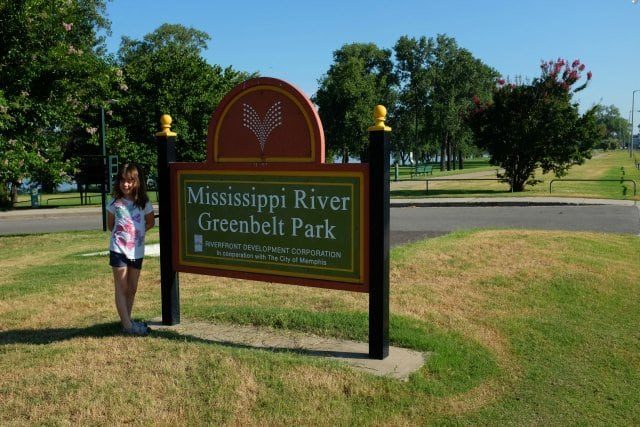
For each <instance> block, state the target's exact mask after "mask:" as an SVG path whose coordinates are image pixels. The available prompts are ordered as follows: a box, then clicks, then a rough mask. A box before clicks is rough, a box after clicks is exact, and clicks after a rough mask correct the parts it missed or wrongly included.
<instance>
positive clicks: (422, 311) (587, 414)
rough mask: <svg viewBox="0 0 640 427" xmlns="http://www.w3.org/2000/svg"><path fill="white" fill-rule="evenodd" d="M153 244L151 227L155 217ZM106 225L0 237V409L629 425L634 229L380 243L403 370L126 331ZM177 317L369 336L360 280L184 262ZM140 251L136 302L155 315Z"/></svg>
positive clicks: (183, 420) (132, 416)
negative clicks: (215, 272) (236, 275)
mask: <svg viewBox="0 0 640 427" xmlns="http://www.w3.org/2000/svg"><path fill="white" fill-rule="evenodd" d="M149 240H150V241H151V242H153V241H157V229H154V230H152V232H151V235H150V239H149ZM106 246H107V235H106V234H105V233H101V232H76V233H54V234H46V235H31V236H16V237H0V253H1V254H2V256H1V257H0V268H1V269H2V271H3V274H2V275H0V372H2V375H0V402H2V404H1V405H0V424H2V425H24V424H44V425H59V424H92V425H94V424H100V425H113V424H124V423H131V424H145V425H148V424H163V425H169V424H171V425H174V424H176V425H200V424H233V425H273V424H278V425H282V424H303V425H372V424H373V425H380V424H391V425H425V424H429V425H431V424H447V425H450V424H456V425H457V424H473V425H477V424H481V425H503V424H517V425H532V424H534V425H548V424H549V425H567V424H584V425H591V424H607V425H638V424H640V411H638V408H639V407H640V393H638V390H640V370H639V369H638V367H639V366H640V332H639V331H640V330H639V329H638V325H640V298H638V283H640V269H639V268H638V262H639V260H640V239H639V238H638V237H636V236H626V235H611V234H598V233H567V232H539V231H535V232H534V231H512V230H500V231H490V230H487V231H483V230H479V231H472V232H463V233H456V234H451V235H448V236H445V237H440V238H436V239H431V240H426V241H422V242H418V243H414V244H411V245H407V246H403V247H399V248H395V249H393V250H392V262H391V273H390V275H391V327H390V334H391V341H392V345H397V346H403V347H408V348H412V349H416V350H419V351H424V352H429V354H430V356H429V358H428V359H427V363H426V365H425V366H424V367H423V368H422V369H421V370H420V371H419V372H417V373H415V374H414V375H412V376H411V377H410V379H409V380H408V381H406V382H401V381H397V380H393V379H387V378H379V377H375V376H372V375H369V374H366V373H363V372H359V371H354V370H352V369H350V368H348V367H346V366H344V365H340V364H338V363H333V362H329V361H324V360H321V359H317V358H314V357H311V356H305V355H301V354H297V353H294V352H272V351H267V350H257V349H251V348H240V347H235V346H231V345H224V344H220V343H211V342H207V341H204V340H198V339H189V338H185V337H181V336H178V335H176V334H174V333H171V332H155V333H153V334H152V335H151V336H149V337H146V338H132V337H126V336H122V335H121V334H120V333H119V329H120V328H119V326H118V324H117V323H116V319H117V315H116V312H115V309H114V307H113V284H112V278H111V272H110V269H109V267H108V266H107V260H106V257H80V256H79V254H82V253H86V252H96V251H100V250H103V249H104V248H105V247H106ZM180 279H181V289H180V292H181V304H182V316H183V318H184V319H190V320H199V321H210V322H220V323H233V324H252V325H257V326H263V327H269V328H278V329H285V330H292V331H306V332H310V333H314V334H318V335H321V336H335V337H344V338H348V339H355V340H366V336H367V315H366V313H367V297H366V295H362V294H357V293H349V292H339V291H329V290H322V289H312V288H301V287H296V286H288V285H278V284H269V283H258V282H249V281H241V280H231V279H225V278H215V277H209V276H196V275H190V274H182V275H181V276H180ZM160 310H161V309H160V292H159V264H158V259H157V258H147V260H145V266H144V270H143V272H142V277H141V282H140V289H139V294H138V300H137V301H136V306H135V308H134V311H135V313H134V317H138V318H145V319H149V318H152V317H156V316H159V315H160Z"/></svg>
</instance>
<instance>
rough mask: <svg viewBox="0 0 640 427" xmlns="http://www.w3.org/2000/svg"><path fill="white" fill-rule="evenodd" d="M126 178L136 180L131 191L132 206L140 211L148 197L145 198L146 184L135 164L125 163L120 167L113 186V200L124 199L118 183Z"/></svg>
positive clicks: (140, 170)
mask: <svg viewBox="0 0 640 427" xmlns="http://www.w3.org/2000/svg"><path fill="white" fill-rule="evenodd" d="M127 178H129V179H134V180H136V185H134V186H133V190H132V194H133V204H134V205H136V206H138V207H139V208H140V209H144V207H145V205H146V204H147V202H148V201H149V196H147V184H146V181H145V179H144V174H143V172H142V168H141V167H140V166H138V165H137V164H135V163H125V164H123V165H122V166H120V169H119V170H118V175H117V176H116V182H115V183H114V184H113V198H114V199H122V198H124V194H123V193H122V190H120V182H121V181H122V180H125V179H127Z"/></svg>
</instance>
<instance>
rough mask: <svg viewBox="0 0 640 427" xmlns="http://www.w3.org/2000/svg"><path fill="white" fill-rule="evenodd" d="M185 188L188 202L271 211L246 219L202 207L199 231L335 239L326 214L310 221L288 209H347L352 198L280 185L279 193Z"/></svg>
mask: <svg viewBox="0 0 640 427" xmlns="http://www.w3.org/2000/svg"><path fill="white" fill-rule="evenodd" d="M186 190H187V200H186V202H187V204H188V205H192V204H197V205H204V206H212V207H225V208H227V207H235V208H244V209H248V210H249V211H253V212H255V213H257V214H263V215H264V214H269V215H271V216H270V217H269V218H267V219H265V218H264V217H262V218H260V219H258V218H256V216H255V215H253V214H250V215H249V216H248V217H247V218H246V219H237V218H220V217H217V215H215V214H214V212H211V211H204V212H201V213H200V214H199V216H198V220H197V225H198V227H199V228H200V230H201V231H214V232H217V231H219V232H225V233H227V232H231V233H240V234H251V235H258V234H262V235H265V236H291V237H306V238H312V239H330V240H335V239H336V236H335V228H336V225H335V224H332V223H331V222H330V219H329V218H318V219H316V220H315V221H314V222H313V223H309V222H307V221H306V220H305V219H303V218H301V217H299V216H293V215H292V214H291V212H292V210H293V212H295V211H315V212H322V211H327V212H338V211H349V210H350V209H351V201H352V200H351V196H345V195H340V196H338V195H323V194H317V193H316V189H315V188H313V187H311V188H308V189H304V188H293V189H292V188H286V187H281V188H280V191H279V193H278V194H274V193H273V192H270V193H263V192H258V191H256V187H255V186H252V187H251V188H250V189H248V190H243V189H240V188H235V187H234V186H233V185H228V186H225V187H224V188H215V187H211V186H210V185H199V186H194V185H188V186H187V187H186ZM281 210H288V211H287V217H286V218H282V217H279V216H278V215H277V213H278V212H279V211H281ZM316 218H317V216H316Z"/></svg>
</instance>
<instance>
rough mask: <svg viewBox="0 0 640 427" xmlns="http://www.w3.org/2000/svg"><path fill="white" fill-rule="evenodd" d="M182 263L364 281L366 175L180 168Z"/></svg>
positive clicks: (179, 208)
mask: <svg viewBox="0 0 640 427" xmlns="http://www.w3.org/2000/svg"><path fill="white" fill-rule="evenodd" d="M177 188H178V220H179V225H178V228H179V230H178V236H179V254H178V265H179V266H187V267H199V268H213V269H221V270H234V271H240V272H250V273H260V274H270V275H280V276H289V277H300V278H313V279H320V280H328V281H337V282H348V283H354V284H357V283H364V277H363V275H364V253H363V248H364V245H365V244H364V229H363V227H364V224H365V221H364V213H365V208H364V176H363V174H362V172H329V173H327V172H316V171H295V172H294V171H271V172H267V171H229V170H218V171H212V170H206V171H205V170H195V171H194V170H179V171H178V172H177Z"/></svg>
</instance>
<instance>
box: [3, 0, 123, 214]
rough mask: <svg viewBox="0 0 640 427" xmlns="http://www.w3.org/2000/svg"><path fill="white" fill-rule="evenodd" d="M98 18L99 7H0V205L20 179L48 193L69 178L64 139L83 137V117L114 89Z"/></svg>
mask: <svg viewBox="0 0 640 427" xmlns="http://www.w3.org/2000/svg"><path fill="white" fill-rule="evenodd" d="M104 14H105V1H104V0H85V1H64V0H12V1H2V2H0V40H1V42H0V90H1V91H2V92H3V100H2V101H0V102H2V104H1V105H0V110H1V111H2V114H4V115H5V117H4V118H3V125H2V129H1V130H0V164H1V165H3V168H2V169H3V172H2V174H0V187H1V188H2V190H0V203H3V204H7V203H8V200H7V197H6V194H7V189H8V187H9V186H11V187H12V188H13V189H14V192H13V197H14V199H15V195H16V193H15V189H16V188H17V186H18V185H19V183H20V182H21V181H22V180H23V179H24V178H26V177H30V178H32V179H33V180H36V181H39V182H41V183H42V184H43V185H44V186H45V188H48V189H51V188H53V187H54V186H55V184H57V183H60V182H62V181H63V180H65V179H66V177H67V174H68V173H71V172H72V164H71V163H70V162H69V159H65V152H66V147H67V146H68V145H69V144H70V143H71V140H70V135H71V134H72V133H73V132H74V130H76V129H90V130H91V128H92V126H93V124H91V123H87V122H86V121H85V119H86V116H85V115H84V114H83V113H84V112H85V111H87V110H89V109H91V108H92V107H93V106H94V105H98V104H100V103H102V102H103V101H104V100H105V99H107V98H108V97H110V96H111V94H112V92H113V90H114V88H115V87H117V82H116V80H117V79H116V77H117V76H115V69H114V68H113V67H110V66H109V64H108V63H107V62H106V61H105V60H104V43H103V39H101V38H100V37H99V36H98V34H99V33H100V32H102V31H108V28H109V22H108V20H107V19H106V18H105V15H104ZM114 85H115V87H114ZM89 133H90V132H89ZM89 133H86V132H85V133H84V139H85V140H88V139H89V138H90V134H89ZM3 195H4V196H3Z"/></svg>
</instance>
